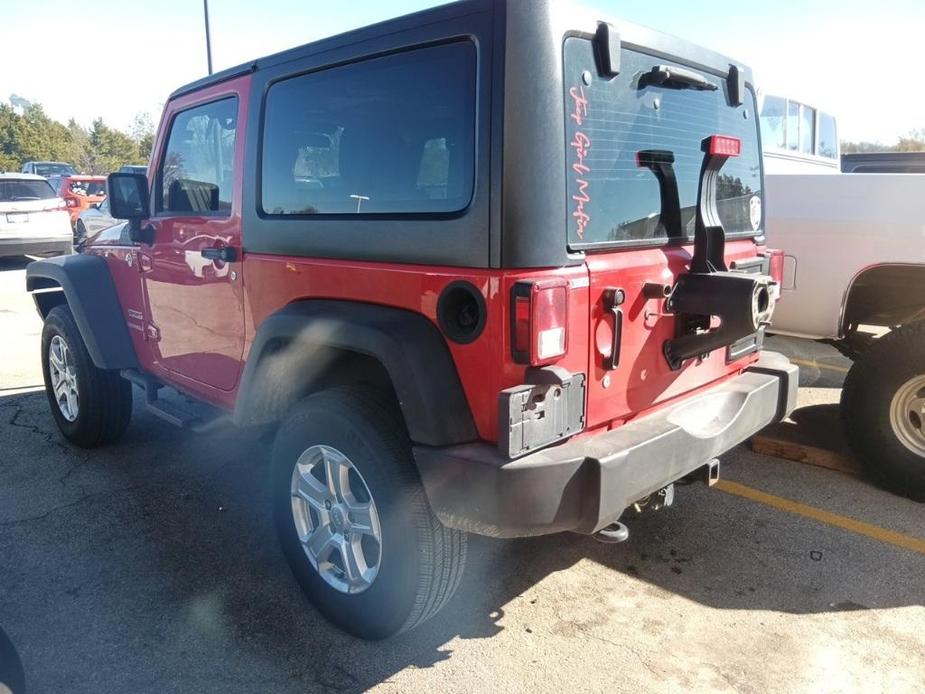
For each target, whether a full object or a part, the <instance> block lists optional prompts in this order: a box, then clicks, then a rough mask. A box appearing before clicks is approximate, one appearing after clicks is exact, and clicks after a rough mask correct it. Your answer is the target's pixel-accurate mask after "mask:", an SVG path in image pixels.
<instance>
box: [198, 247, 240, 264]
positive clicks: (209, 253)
mask: <svg viewBox="0 0 925 694" xmlns="http://www.w3.org/2000/svg"><path fill="white" fill-rule="evenodd" d="M201 252H202V257H203V258H206V259H208V260H221V261H222V262H223V263H233V262H235V261H236V260H237V259H238V249H236V248H234V247H233V246H212V247H211V248H203V249H202V251H201Z"/></svg>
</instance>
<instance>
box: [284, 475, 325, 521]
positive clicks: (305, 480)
mask: <svg viewBox="0 0 925 694" xmlns="http://www.w3.org/2000/svg"><path fill="white" fill-rule="evenodd" d="M292 495H293V496H295V497H298V498H300V499H302V500H303V501H304V502H305V503H306V504H308V505H310V506H311V507H312V508H314V509H315V510H316V511H318V512H319V513H322V514H324V513H326V509H325V505H324V502H325V501H327V500H328V488H327V487H326V486H325V485H323V484H322V483H321V482H319V481H318V480H317V479H315V477H313V476H312V474H311V473H309V472H305V473H304V474H299V476H298V480H297V481H296V488H295V490H294V491H293V494H292Z"/></svg>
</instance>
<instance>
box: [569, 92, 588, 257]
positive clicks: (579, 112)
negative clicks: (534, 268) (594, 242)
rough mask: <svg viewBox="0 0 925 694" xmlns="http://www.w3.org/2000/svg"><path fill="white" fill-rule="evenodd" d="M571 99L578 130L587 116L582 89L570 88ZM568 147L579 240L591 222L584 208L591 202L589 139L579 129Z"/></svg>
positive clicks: (572, 116)
mask: <svg viewBox="0 0 925 694" xmlns="http://www.w3.org/2000/svg"><path fill="white" fill-rule="evenodd" d="M569 95H570V96H571V97H572V104H573V110H572V113H571V114H569V118H571V119H572V120H573V121H574V122H575V123H576V125H578V127H579V128H581V126H582V125H583V124H584V121H585V117H587V115H588V98H587V97H586V96H585V88H584V87H572V88H571V89H570V90H569ZM569 146H570V147H571V148H572V150H573V151H574V159H573V160H572V171H573V172H575V185H576V186H577V191H576V192H575V194H574V195H572V200H573V201H574V203H575V208H574V209H573V210H572V217H573V218H574V220H575V224H576V227H575V233H576V234H577V235H578V238H579V239H583V238H584V237H585V229H586V228H587V227H588V224H589V223H590V222H591V216H590V215H589V214H588V213H587V211H586V209H585V208H586V206H587V205H588V204H589V203H590V202H591V195H590V194H589V192H588V186H589V183H588V178H587V177H588V174H589V173H591V167H590V166H588V164H587V163H586V162H587V160H588V157H589V154H590V152H591V138H589V137H588V136H587V135H586V134H585V133H583V132H582V131H581V130H580V129H579V130H576V131H575V135H574V136H573V137H572V141H571V142H570V143H569Z"/></svg>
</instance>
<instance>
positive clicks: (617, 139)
mask: <svg viewBox="0 0 925 694" xmlns="http://www.w3.org/2000/svg"><path fill="white" fill-rule="evenodd" d="M657 65H667V66H668V67H673V66H674V67H677V65H676V64H674V63H671V62H669V61H666V60H665V59H663V58H653V57H652V56H648V55H644V54H642V53H639V52H636V51H631V50H623V51H622V56H621V69H620V74H619V75H618V76H617V77H614V78H612V79H604V78H601V77H600V76H599V74H598V71H597V67H596V64H595V59H594V46H593V44H592V42H591V41H588V40H585V39H579V38H569V39H568V40H567V41H566V43H565V77H566V79H565V105H566V130H567V134H566V143H565V147H566V165H567V167H568V168H567V176H568V178H567V180H568V201H569V219H568V229H569V232H568V239H569V245H570V246H571V247H573V248H580V247H588V246H595V245H612V244H619V243H640V242H648V243H654V242H660V241H664V240H666V239H667V238H668V236H669V234H668V232H667V231H666V229H665V227H664V225H663V224H662V223H661V220H660V210H661V207H662V202H661V193H660V186H659V179H658V178H656V175H655V174H654V173H653V169H652V168H641V167H640V166H638V165H637V154H638V153H639V152H642V151H645V150H657V151H659V152H660V153H666V152H667V153H670V156H671V157H673V160H674V162H673V164H672V167H673V170H674V173H675V176H676V178H677V184H678V196H679V198H680V207H681V224H682V233H683V235H684V237H688V238H689V237H691V236H693V233H694V218H695V209H696V208H695V205H696V202H697V191H698V184H699V181H700V169H701V165H702V163H703V158H704V155H703V152H702V151H701V142H702V141H703V140H704V139H705V138H707V137H709V136H711V135H730V136H733V137H737V138H739V139H740V140H741V141H742V148H741V155H740V156H739V157H735V158H730V159H729V160H728V161H727V162H726V165H725V166H724V167H723V169H722V172H721V174H720V183H719V191H718V205H717V206H718V210H719V215H720V218H721V220H722V222H723V226H724V227H725V230H726V233H727V234H730V235H735V234H755V233H757V232H758V230H759V228H760V225H761V152H760V148H759V146H758V125H757V122H756V101H755V96H754V93H753V92H752V91H751V89H747V90H746V94H745V104H744V105H743V106H738V107H736V106H730V105H729V102H728V100H727V97H726V85H725V81H724V80H722V79H720V78H719V77H716V76H715V75H711V74H703V75H702V77H703V78H705V79H706V81H707V82H708V83H709V85H713V87H715V88H710V87H709V85H707V84H698V85H691V84H684V85H682V84H672V83H667V84H664V85H656V84H651V83H647V80H646V78H645V77H644V76H645V74H646V73H649V72H650V71H651V70H652V68H654V67H656V66H657ZM705 87H706V88H705Z"/></svg>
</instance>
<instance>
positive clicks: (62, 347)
mask: <svg viewBox="0 0 925 694" xmlns="http://www.w3.org/2000/svg"><path fill="white" fill-rule="evenodd" d="M42 375H43V377H44V380H45V394H46V395H47V396H48V403H49V405H50V406H51V414H52V417H54V420H55V423H56V424H57V425H58V429H60V430H61V433H62V434H63V435H64V437H65V438H66V439H67V440H68V441H71V442H72V443H75V444H77V445H78V446H81V447H83V448H93V447H95V446H101V445H104V444H107V443H112V442H114V441H116V440H118V439H119V438H120V437H121V436H122V434H124V433H125V430H126V428H127V427H128V424H129V421H130V420H131V417H132V385H131V383H129V382H128V381H126V380H125V379H124V378H122V376H120V375H119V372H118V371H108V370H105V369H99V368H97V367H96V366H95V365H94V364H93V360H92V359H91V358H90V353H89V352H88V351H87V347H86V345H85V344H84V341H83V338H82V337H81V335H80V330H78V328H77V324H76V323H75V322H74V316H73V315H71V309H70V308H68V306H67V305H66V304H65V305H61V306H55V307H54V308H53V309H51V311H49V312H48V315H47V316H46V317H45V326H44V328H43V329H42Z"/></svg>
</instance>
